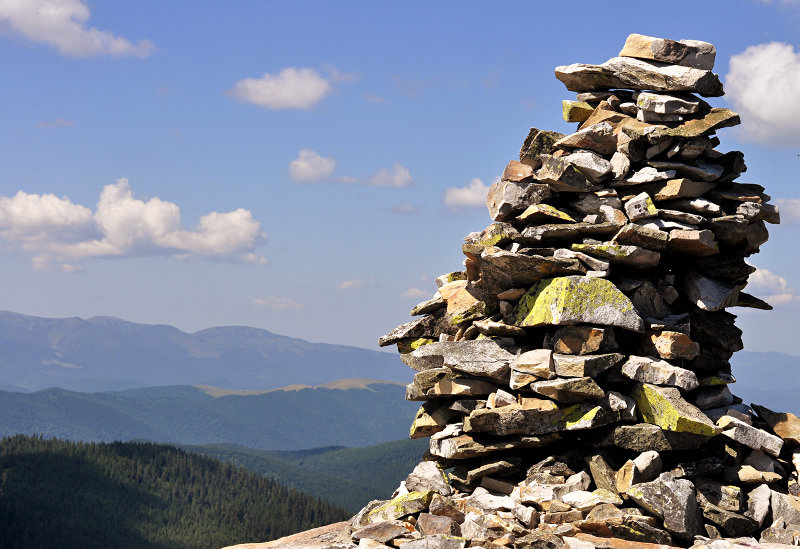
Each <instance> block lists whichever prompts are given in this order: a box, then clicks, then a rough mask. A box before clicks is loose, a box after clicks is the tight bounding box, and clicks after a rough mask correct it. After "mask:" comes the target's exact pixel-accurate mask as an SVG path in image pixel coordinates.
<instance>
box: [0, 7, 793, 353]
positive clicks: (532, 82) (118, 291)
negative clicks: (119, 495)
mask: <svg viewBox="0 0 800 549" xmlns="http://www.w3.org/2000/svg"><path fill="white" fill-rule="evenodd" d="M798 29H800V2H791V1H783V2H781V1H777V0H776V1H772V2H764V1H759V0H743V1H736V0H725V1H709V2H696V1H693V2H682V1H675V2H671V3H670V5H669V6H664V7H659V8H658V9H656V10H655V11H648V10H647V9H646V8H645V7H644V5H643V4H641V3H634V2H620V3H619V4H618V5H613V6H612V5H604V6H599V5H598V4H597V3H596V2H572V3H570V4H569V6H568V7H564V6H562V5H561V4H560V3H557V2H542V3H539V2H536V3H531V2H503V3H496V2H495V3H486V2H483V3H479V2H464V1H462V2H405V3H391V4H390V3H386V2H321V1H320V2H302V1H292V2H256V1H251V2H245V1H234V2H207V1H202V0H198V1H193V2H161V1H159V2H156V1H149V0H140V1H139V2H135V3H130V2H112V1H110V0H94V1H91V2H87V1H84V0H58V1H56V0H50V1H47V0H0V71H1V73H2V75H3V78H2V86H0V254H2V258H0V259H1V260H2V263H1V264H2V267H1V268H0V273H2V274H0V276H1V277H2V279H1V280H2V283H3V287H4V291H3V292H2V294H0V309H3V310H11V311H16V312H20V313H25V314H32V315H39V316H54V317H64V316H81V317H90V316H94V315H113V316H119V317H122V318H125V319H128V320H133V321H137V322H146V323H165V324H172V325H175V326H177V327H179V328H181V329H183V330H186V331H195V330H198V329H202V328H206V327H210V326H218V325H250V326H257V327H262V328H266V329H268V330H271V331H273V332H276V333H280V334H286V335H292V336H296V337H302V338H304V339H308V340H311V341H321V342H336V343H344V344H351V345H358V346H362V347H371V348H374V347H376V342H377V338H378V337H379V336H380V335H381V334H382V333H384V332H386V331H388V330H389V329H391V328H393V327H394V326H395V325H396V324H399V323H401V322H405V321H406V320H407V319H408V311H409V310H410V308H411V307H412V306H413V305H415V304H416V303H417V302H418V301H421V300H422V299H425V298H427V297H429V296H430V295H432V293H433V292H434V291H435V284H434V282H433V278H435V277H436V276H437V275H439V274H441V273H444V272H449V271H452V270H458V269H460V268H461V261H462V259H463V256H462V255H461V251H460V247H461V241H462V238H463V236H464V235H466V234H467V233H469V232H471V231H474V230H480V229H482V228H483V227H485V226H486V225H487V224H489V223H490V222H491V220H490V218H489V216H488V213H487V211H486V209H485V207H483V206H482V195H484V194H485V191H486V189H487V188H488V186H489V185H491V183H492V182H493V181H494V180H495V178H497V176H498V175H499V174H500V173H501V172H502V170H503V167H504V166H505V164H506V163H507V162H508V160H511V159H514V158H516V155H517V152H518V150H519V147H520V145H521V143H522V140H523V139H524V137H525V136H526V134H527V132H528V129H529V128H530V127H531V126H535V127H538V128H542V129H552V130H558V131H562V132H569V131H570V130H571V129H572V125H569V124H567V123H566V122H564V121H563V120H562V119H561V100H562V99H572V98H573V97H574V94H572V93H571V92H568V91H567V90H566V89H565V88H564V87H563V85H562V84H561V83H560V82H558V81H557V80H556V79H555V77H554V76H553V68H554V67H555V66H557V65H565V64H570V63H576V62H585V63H601V62H603V61H605V60H607V59H608V58H610V57H613V56H615V55H617V53H618V52H619V50H620V49H621V47H622V45H623V43H624V41H625V38H626V36H627V35H628V34H629V33H632V32H637V33H640V34H647V35H651V36H661V37H668V38H674V39H681V38H693V39H699V40H705V41H708V42H712V43H714V44H715V45H716V48H717V62H716V66H715V69H714V72H716V73H718V74H719V75H720V76H721V77H722V79H723V81H724V82H726V90H727V91H728V94H727V95H726V97H725V98H723V99H719V100H714V101H712V103H713V104H714V105H717V106H728V107H730V108H734V109H735V110H737V111H738V112H740V113H741V115H742V119H743V125H742V126H741V127H738V128H734V129H728V130H723V131H721V132H720V138H721V140H722V145H721V146H720V147H719V148H720V149H721V150H724V151H727V150H741V151H743V152H744V153H745V158H746V161H747V165H748V168H749V169H748V171H747V173H746V174H744V175H743V177H742V178H740V180H741V181H746V182H755V183H761V184H763V185H765V186H766V187H767V189H768V192H769V193H771V194H772V196H773V199H774V201H777V202H778V203H779V204H780V205H781V211H782V215H783V219H784V223H783V224H782V225H780V226H770V232H771V239H770V241H769V243H767V244H766V245H764V246H763V247H762V252H761V253H760V254H758V255H757V256H755V257H753V258H751V260H750V261H751V263H753V264H754V265H756V266H758V267H759V271H758V273H757V275H756V276H754V279H753V282H752V283H751V285H750V287H749V291H751V292H752V293H755V294H756V295H759V296H761V297H764V298H767V299H768V300H769V299H771V300H772V302H773V304H774V305H775V307H776V308H775V311H772V312H769V313H765V312H760V311H747V310H734V312H737V313H738V314H740V320H739V325H740V326H741V327H742V328H743V329H744V330H745V334H746V335H745V342H746V347H747V348H748V349H751V350H779V351H784V352H789V353H793V354H799V353H798V352H797V351H796V349H795V347H794V339H795V337H794V334H795V332H796V325H797V322H798V320H800V317H799V315H798V313H799V312H800V294H799V293H798V290H800V275H798V274H797V267H798V259H797V256H796V253H795V249H796V245H795V242H796V241H797V238H798V236H800V225H798V224H797V222H798V221H800V188H798V185H797V183H798V176H797V172H798V169H800V154H799V153H800V93H799V92H800V30H798ZM765 83H767V84H765Z"/></svg>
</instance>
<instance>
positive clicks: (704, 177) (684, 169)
mask: <svg viewBox="0 0 800 549" xmlns="http://www.w3.org/2000/svg"><path fill="white" fill-rule="evenodd" d="M649 164H650V165H651V166H652V167H654V168H656V169H658V170H670V171H671V170H674V171H675V172H676V173H678V174H680V175H681V176H683V177H689V178H691V179H695V180H700V181H714V180H716V179H719V178H720V177H721V176H722V173H723V171H724V168H723V167H722V165H721V164H717V163H715V162H708V161H706V160H695V161H694V162H693V163H691V164H686V163H683V162H671V161H666V160H651V161H650V162H649Z"/></svg>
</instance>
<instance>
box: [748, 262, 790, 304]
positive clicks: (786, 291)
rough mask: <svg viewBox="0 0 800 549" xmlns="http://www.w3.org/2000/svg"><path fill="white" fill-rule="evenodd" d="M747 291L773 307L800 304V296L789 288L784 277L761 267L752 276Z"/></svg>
mask: <svg viewBox="0 0 800 549" xmlns="http://www.w3.org/2000/svg"><path fill="white" fill-rule="evenodd" d="M746 289H747V291H748V293H752V294H757V295H758V296H759V297H761V298H762V299H764V300H765V301H766V302H767V303H769V304H771V305H773V306H778V305H787V304H790V303H800V295H798V293H797V292H796V291H795V290H794V289H793V288H791V287H790V286H789V283H788V282H787V281H786V279H785V278H784V277H782V276H780V275H778V274H775V273H773V272H772V271H769V270H767V269H762V268H760V267H757V268H756V271H755V272H754V273H753V274H751V275H750V278H749V279H748V284H747V288H746ZM765 295H766V297H763V296H765Z"/></svg>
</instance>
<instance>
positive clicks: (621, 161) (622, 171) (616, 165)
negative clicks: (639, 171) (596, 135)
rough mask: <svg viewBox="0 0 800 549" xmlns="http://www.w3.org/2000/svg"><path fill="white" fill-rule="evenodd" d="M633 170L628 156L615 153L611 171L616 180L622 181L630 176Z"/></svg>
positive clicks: (612, 158)
mask: <svg viewBox="0 0 800 549" xmlns="http://www.w3.org/2000/svg"><path fill="white" fill-rule="evenodd" d="M630 169H631V160H630V158H628V156H627V155H625V154H623V153H621V152H619V151H615V152H614V155H613V156H612V157H611V171H612V173H613V174H614V179H622V178H624V177H625V176H626V175H628V171H630Z"/></svg>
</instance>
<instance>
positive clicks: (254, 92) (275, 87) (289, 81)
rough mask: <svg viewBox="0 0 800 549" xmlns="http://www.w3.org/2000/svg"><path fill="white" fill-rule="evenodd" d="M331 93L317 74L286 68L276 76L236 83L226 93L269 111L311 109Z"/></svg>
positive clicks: (314, 71) (330, 88) (321, 77)
mask: <svg viewBox="0 0 800 549" xmlns="http://www.w3.org/2000/svg"><path fill="white" fill-rule="evenodd" d="M332 90H333V88H332V87H331V84H330V82H328V80H326V79H325V78H324V77H323V76H322V75H321V74H320V73H319V72H317V71H316V70H314V69H310V68H301V69H297V68H294V67H288V68H285V69H283V70H282V71H280V72H279V73H277V74H270V73H266V74H264V76H262V77H261V78H245V79H243V80H239V81H238V82H236V84H234V85H233V88H231V89H230V90H228V93H229V94H230V95H232V96H233V97H236V98H237V99H239V100H241V101H246V102H248V103H254V104H256V105H260V106H262V107H266V108H268V109H310V108H311V107H313V106H314V105H316V104H317V103H319V102H320V101H322V100H323V99H324V98H325V96H327V95H328V94H330V93H331V91H332Z"/></svg>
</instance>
